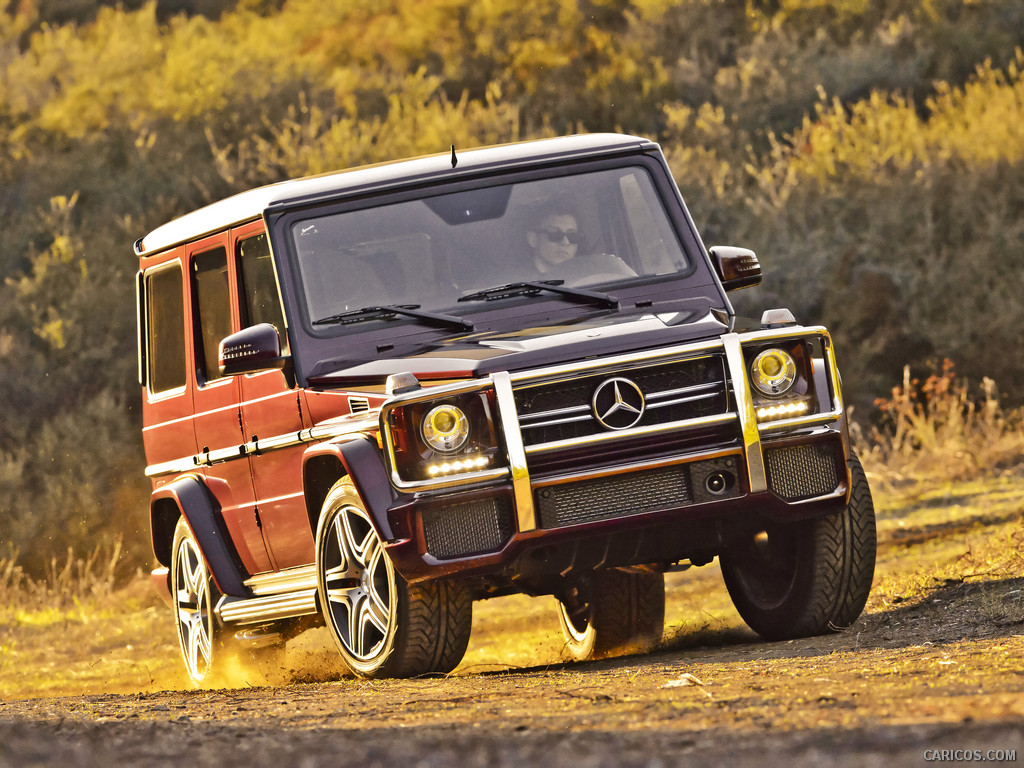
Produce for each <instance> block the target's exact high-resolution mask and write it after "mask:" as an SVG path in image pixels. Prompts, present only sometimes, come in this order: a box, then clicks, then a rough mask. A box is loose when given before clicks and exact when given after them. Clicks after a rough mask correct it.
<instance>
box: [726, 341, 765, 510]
mask: <svg viewBox="0 0 1024 768" xmlns="http://www.w3.org/2000/svg"><path fill="white" fill-rule="evenodd" d="M722 345H723V346H724V347H725V360H726V364H727V365H728V366H729V380H730V381H731V382H732V391H733V395H734V396H735V398H736V415H737V416H739V419H740V432H741V433H742V435H743V453H744V456H745V458H746V463H747V475H748V480H749V482H750V492H751V493H763V492H764V491H767V490H768V476H767V474H766V472H765V467H764V456H763V455H762V453H761V432H760V429H758V424H757V414H756V413H755V412H754V401H753V398H751V396H750V382H749V381H748V380H747V365H746V363H745V362H744V360H743V347H742V345H741V343H740V337H739V335H738V334H735V333H724V334H722Z"/></svg>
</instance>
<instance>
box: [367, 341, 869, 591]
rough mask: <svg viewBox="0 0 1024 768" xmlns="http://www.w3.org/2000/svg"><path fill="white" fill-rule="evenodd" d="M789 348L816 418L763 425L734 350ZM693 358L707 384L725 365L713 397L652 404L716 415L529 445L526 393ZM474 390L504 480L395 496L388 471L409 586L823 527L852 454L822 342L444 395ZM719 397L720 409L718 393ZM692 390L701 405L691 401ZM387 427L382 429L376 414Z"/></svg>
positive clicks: (574, 371)
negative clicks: (497, 438) (814, 521)
mask: <svg viewBox="0 0 1024 768" xmlns="http://www.w3.org/2000/svg"><path fill="white" fill-rule="evenodd" d="M800 337H807V338H813V339H815V340H817V341H816V343H817V345H818V346H817V347H815V349H817V351H818V353H819V356H818V357H816V358H815V359H814V366H813V367H814V373H813V377H814V392H815V396H816V404H815V408H814V409H813V412H812V413H810V414H806V415H800V416H796V417H791V418H784V419H778V420H775V421H770V422H762V423H759V422H758V420H757V415H756V413H755V408H754V403H753V401H752V398H751V395H750V388H749V383H748V381H747V374H746V370H747V367H748V366H747V364H746V363H745V360H744V353H743V346H744V345H745V344H751V343H771V342H772V341H773V340H775V339H785V340H792V339H793V338H800ZM695 360H700V361H701V365H702V366H703V368H702V369H701V370H702V371H703V370H712V371H713V369H714V365H716V364H718V365H720V366H721V369H722V371H721V377H720V384H716V382H718V381H719V380H718V379H714V380H713V381H712V382H711V383H710V384H709V383H698V384H695V385H692V386H688V387H683V388H679V389H676V390H673V392H672V393H669V394H668V395H664V394H661V393H659V394H655V395H653V396H652V401H653V400H654V399H657V398H660V400H659V405H664V406H669V407H671V406H673V405H674V404H676V403H684V401H690V400H694V401H696V400H698V399H700V398H704V399H705V402H710V400H709V399H713V398H715V397H718V398H719V400H717V401H714V402H717V403H719V404H718V405H715V406H714V407H708V406H701V407H702V408H704V410H700V411H694V412H692V413H683V414H682V415H683V416H684V417H685V418H677V417H678V416H679V415H680V413H676V412H674V411H673V412H671V414H672V415H670V416H668V417H663V418H662V420H661V421H659V422H656V423H644V424H639V425H636V426H634V427H632V428H629V429H623V430H614V431H613V430H601V431H595V432H592V433H589V434H585V433H584V434H581V433H579V431H578V430H577V432H575V433H573V434H571V435H570V436H568V437H561V438H559V437H558V435H559V434H561V433H560V432H558V431H557V430H556V431H554V432H551V431H545V432H544V433H543V434H545V435H547V437H546V438H543V439H541V440H540V441H538V440H537V439H532V440H531V439H530V438H524V435H525V434H527V433H528V430H530V429H531V428H533V427H534V426H536V423H537V420H538V419H539V418H541V417H537V416H534V415H532V414H530V413H528V410H529V407H528V400H529V398H528V397H526V396H524V395H523V393H524V392H526V391H527V390H529V388H530V387H534V388H539V387H541V386H547V384H548V383H550V382H570V381H573V382H578V381H583V382H584V384H583V385H582V386H583V387H584V389H585V388H586V387H587V386H589V385H587V384H586V382H587V381H589V380H593V381H598V380H602V379H604V380H607V378H608V377H614V376H618V375H628V376H632V377H634V378H640V377H641V376H646V375H647V373H646V372H647V371H648V370H653V369H658V368H659V366H660V367H661V368H663V369H665V370H666V371H669V372H670V373H671V370H670V366H672V365H676V364H677V363H678V364H682V363H688V362H689V361H695ZM708 360H711V361H719V362H718V363H712V364H708V363H707V362H706V361H708ZM701 375H703V374H701ZM662 378H664V377H662ZM712 378H714V377H712ZM472 386H489V387H493V389H494V398H495V401H496V404H497V413H498V418H499V420H500V429H501V434H502V435H503V443H504V453H505V455H506V457H507V466H506V467H505V468H504V469H501V470H497V471H495V470H490V471H489V472H487V473H481V474H478V475H475V476H468V477H465V478H455V479H446V480H445V481H444V482H439V483H433V482H426V483H409V482H402V481H401V480H400V478H397V477H396V475H395V473H394V472H393V473H392V478H393V482H394V483H395V485H396V487H397V488H398V489H399V490H400V491H402V493H400V495H399V500H398V501H397V502H396V503H395V504H394V505H393V506H392V507H391V508H390V509H389V510H388V522H389V524H390V527H391V530H392V531H393V533H394V536H395V538H394V539H393V540H391V541H390V542H388V543H387V545H386V546H387V549H388V552H389V555H390V556H391V558H392V561H393V562H394V564H395V566H396V568H397V569H398V570H399V572H400V573H402V575H403V576H404V577H405V578H406V579H408V580H409V581H420V580H424V579H431V578H442V577H488V576H494V577H501V578H504V579H510V580H513V581H514V580H516V579H517V578H527V577H530V576H538V577H539V576H544V575H562V576H565V575H568V573H569V572H571V571H573V570H576V569H583V568H594V567H615V566H627V565H639V564H647V563H666V562H674V561H678V560H684V559H692V560H694V561H698V560H706V559H710V557H711V556H713V555H714V554H717V552H719V551H720V550H721V548H722V547H723V546H724V545H725V544H726V543H728V541H729V540H730V539H731V538H733V537H735V536H737V535H739V534H740V533H742V532H744V531H747V530H750V529H751V528H752V527H756V526H757V525H759V524H761V523H760V521H763V520H764V518H765V517H768V518H772V519H776V520H794V519H799V518H806V517H811V516H815V515H823V514H828V513H830V512H833V511H836V510H839V509H841V508H842V507H843V506H844V505H845V504H846V502H847V497H848V493H849V485H850V484H849V471H848V469H847V466H846V462H847V459H848V456H849V447H848V440H847V435H846V429H845V422H844V416H843V405H842V397H841V393H840V390H839V376H838V371H837V369H836V365H835V359H834V355H833V351H832V345H831V340H830V339H829V337H828V334H827V332H826V331H824V329H820V328H815V329H792V328H790V329H782V330H777V331H762V332H759V333H756V334H745V335H743V336H740V335H738V334H726V335H724V336H722V337H721V338H720V339H715V340H710V341H707V342H702V343H700V344H690V345H686V346H683V347H678V348H673V349H667V350H666V349H662V350H654V351H651V352H644V353H642V354H636V355H628V356H621V357H617V358H614V359H603V360H597V361H586V362H583V363H575V364H569V365H566V366H559V367H554V368H548V369H543V370H534V371H527V372H522V373H516V374H511V375H510V374H507V373H498V374H493V375H492V376H490V377H489V378H488V379H487V380H486V381H485V382H484V383H477V384H475V385H474V384H460V385H454V386H453V387H452V389H453V391H465V390H466V389H467V387H472ZM644 386H645V387H647V386H648V385H647V384H646V383H645V385H644ZM716 386H720V388H721V390H722V391H721V393H720V395H719V394H714V392H713V390H714V391H717V390H715V388H716ZM683 390H687V392H685V393H684V392H683ZM699 390H704V391H706V392H709V393H710V394H700V395H699V397H698V396H697V395H694V396H692V397H691V396H688V393H689V392H690V391H694V392H697V391H699ZM443 393H444V388H430V389H424V390H422V391H421V393H417V394H416V395H414V396H413V397H414V398H421V399H424V398H428V397H430V398H433V397H437V396H438V395H439V394H440V395H443ZM680 393H683V394H680ZM670 398H674V399H670ZM408 399H409V398H403V399H401V402H406V401H408ZM686 407H689V406H686ZM385 410H386V409H385ZM579 411H580V408H579V407H567V408H561V409H558V410H557V411H549V413H556V412H557V413H559V414H567V415H566V416H565V418H562V419H560V422H562V423H568V422H572V421H577V422H578V421H580V420H581V419H582V417H577V416H573V415H572V414H573V413H575V412H579ZM664 412H665V413H669V409H668V408H667V407H666V408H665V409H664ZM666 419H667V420H666ZM382 422H384V423H385V425H386V420H385V418H384V417H383V416H382ZM558 429H561V427H558ZM385 434H387V433H386V429H385ZM533 434H537V433H536V432H534V433H533ZM552 435H554V437H555V439H551V436H552Z"/></svg>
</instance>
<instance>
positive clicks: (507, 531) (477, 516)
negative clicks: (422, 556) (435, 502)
mask: <svg viewBox="0 0 1024 768" xmlns="http://www.w3.org/2000/svg"><path fill="white" fill-rule="evenodd" d="M423 533H424V536H425V540H426V545H427V552H429V553H430V554H431V555H433V556H434V557H437V558H441V559H444V558H451V557H464V556H466V555H477V554H480V553H483V552H493V551H495V550H497V549H500V548H501V546H502V545H503V544H504V543H505V542H507V541H508V540H509V538H510V537H511V536H512V513H511V508H510V505H509V503H508V501H507V500H506V499H504V498H492V499H478V500H474V501H464V502H459V503H457V504H449V505H446V506H438V507H433V508H430V509H427V510H425V511H424V512H423Z"/></svg>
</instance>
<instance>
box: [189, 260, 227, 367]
mask: <svg viewBox="0 0 1024 768" xmlns="http://www.w3.org/2000/svg"><path fill="white" fill-rule="evenodd" d="M192 286H193V295H194V296H195V304H196V306H195V316H196V346H197V349H196V361H197V363H198V368H199V369H200V370H199V374H200V376H201V378H202V380H204V381H214V380H215V379H219V378H221V376H222V374H221V372H220V367H219V366H218V365H217V351H218V348H219V347H220V342H221V340H222V339H223V338H224V337H225V336H228V335H230V333H231V294H230V287H229V285H228V253H227V251H226V250H225V249H223V248H215V249H214V250H212V251H206V252H205V253H200V254H197V255H196V256H194V257H193V258H192Z"/></svg>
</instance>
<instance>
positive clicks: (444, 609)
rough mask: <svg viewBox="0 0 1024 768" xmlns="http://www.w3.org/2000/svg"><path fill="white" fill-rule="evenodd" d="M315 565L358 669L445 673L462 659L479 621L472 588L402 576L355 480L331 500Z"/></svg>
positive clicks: (331, 626) (341, 644) (329, 613)
mask: <svg viewBox="0 0 1024 768" xmlns="http://www.w3.org/2000/svg"><path fill="white" fill-rule="evenodd" d="M316 571H317V586H318V592H319V598H320V609H321V611H322V612H323V615H324V619H325V621H326V623H327V628H328V630H329V631H330V633H331V636H332V637H333V638H334V642H335V644H336V645H337V647H338V650H339V652H340V653H341V657H342V659H343V660H344V662H345V664H346V665H347V666H348V667H349V669H351V670H352V672H354V673H355V674H356V675H358V676H360V677H366V678H383V677H415V676H417V675H424V674H444V673H447V672H451V671H452V670H453V669H455V667H456V666H458V664H459V662H460V661H462V657H463V656H464V655H465V653H466V646H467V645H468V644H469V634H470V630H471V629H472V624H473V600H472V595H471V594H470V592H469V590H468V589H467V588H466V587H465V586H463V585H461V584H457V583H452V582H445V581H436V582H428V583H425V584H409V583H408V582H407V581H406V580H405V579H403V578H402V576H401V574H399V573H397V572H396V571H395V569H394V566H393V565H392V564H391V561H390V559H388V556H387V554H386V552H385V551H384V547H383V545H382V544H381V540H380V537H379V536H378V534H377V531H376V529H375V528H374V527H373V523H372V522H371V519H370V516H369V514H368V513H367V511H366V507H365V505H364V504H363V501H362V499H361V498H360V497H359V494H358V493H357V492H356V489H355V487H354V486H353V484H352V482H351V480H349V479H348V478H343V479H342V480H339V481H338V482H337V483H336V484H335V485H334V487H333V488H331V490H330V492H329V493H328V494H327V498H326V499H325V500H324V504H323V507H322V509H321V513H320V523H319V525H318V526H317V534H316Z"/></svg>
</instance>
